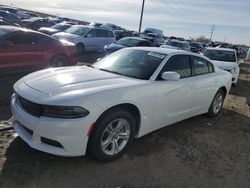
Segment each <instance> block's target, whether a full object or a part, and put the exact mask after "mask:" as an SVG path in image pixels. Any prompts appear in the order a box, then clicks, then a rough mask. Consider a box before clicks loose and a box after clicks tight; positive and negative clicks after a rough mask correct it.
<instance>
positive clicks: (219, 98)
mask: <svg viewBox="0 0 250 188" xmlns="http://www.w3.org/2000/svg"><path fill="white" fill-rule="evenodd" d="M225 95H226V94H225V93H224V91H223V90H222V89H219V91H217V93H216V94H215V96H214V99H213V101H212V103H211V105H210V107H209V110H208V115H209V116H211V117H215V116H217V115H218V114H219V113H220V111H221V109H222V106H223V103H224V99H225Z"/></svg>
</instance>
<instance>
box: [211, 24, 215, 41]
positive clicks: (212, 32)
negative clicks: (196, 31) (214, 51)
mask: <svg viewBox="0 0 250 188" xmlns="http://www.w3.org/2000/svg"><path fill="white" fill-rule="evenodd" d="M213 34H214V25H213V27H212V31H211V35H210V42H211V41H212V38H213Z"/></svg>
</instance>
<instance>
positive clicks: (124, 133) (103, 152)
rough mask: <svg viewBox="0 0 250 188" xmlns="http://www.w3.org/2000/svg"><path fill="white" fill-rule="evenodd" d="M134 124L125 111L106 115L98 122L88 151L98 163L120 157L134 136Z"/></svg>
mask: <svg viewBox="0 0 250 188" xmlns="http://www.w3.org/2000/svg"><path fill="white" fill-rule="evenodd" d="M134 127H135V122H134V119H133V117H132V116H131V114H130V113H129V112H127V111H125V110H122V109H121V110H116V111H112V112H110V113H107V114H105V115H104V117H102V118H101V119H100V121H98V122H97V123H96V125H95V129H94V130H93V134H92V135H91V137H90V141H89V151H90V152H91V154H92V155H93V156H94V157H95V158H96V159H97V160H99V161H104V162H105V161H110V160H113V159H116V158H118V157H119V156H121V155H122V154H123V153H124V151H125V150H126V148H127V147H128V145H129V144H130V143H131V141H132V139H133V136H134V131H135V130H134Z"/></svg>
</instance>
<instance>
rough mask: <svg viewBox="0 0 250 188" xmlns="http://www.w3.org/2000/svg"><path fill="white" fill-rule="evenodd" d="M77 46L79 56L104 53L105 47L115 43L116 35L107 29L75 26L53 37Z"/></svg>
mask: <svg viewBox="0 0 250 188" xmlns="http://www.w3.org/2000/svg"><path fill="white" fill-rule="evenodd" d="M52 36H53V37H55V38H56V39H58V40H66V41H69V42H72V43H74V44H75V45H76V47H77V51H78V53H79V54H81V53H83V52H84V51H103V49H104V46H106V45H108V44H111V43H113V42H115V34H114V33H113V31H110V30H108V29H106V28H100V27H92V26H84V25H74V26H72V27H70V28H68V29H67V30H65V31H64V32H60V33H56V34H54V35H52Z"/></svg>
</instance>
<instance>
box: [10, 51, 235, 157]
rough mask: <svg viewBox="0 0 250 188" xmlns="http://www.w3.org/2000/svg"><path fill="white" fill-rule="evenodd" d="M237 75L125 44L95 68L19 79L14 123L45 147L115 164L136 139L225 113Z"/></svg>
mask: <svg viewBox="0 0 250 188" xmlns="http://www.w3.org/2000/svg"><path fill="white" fill-rule="evenodd" d="M231 79H232V76H231V74H230V73H229V72H227V71H224V70H221V69H219V68H217V67H216V66H215V65H213V64H212V62H211V61H210V60H209V59H208V58H206V57H203V56H200V55H198V54H193V53H190V52H185V51H180V50H174V49H166V48H156V47H132V48H125V49H121V50H119V51H117V52H115V53H113V54H111V55H109V56H106V57H105V58H103V59H101V60H100V61H98V62H97V63H95V64H94V65H93V66H91V65H89V66H74V67H67V68H66V67H65V68H53V69H47V70H42V71H38V72H35V73H32V74H29V75H28V76H25V77H24V78H22V79H20V80H19V81H17V82H16V83H15V84H14V91H15V93H14V94H13V95H12V98H11V107H12V113H13V126H14V130H15V132H16V133H17V134H18V135H19V136H20V137H21V138H22V139H23V140H24V141H25V142H27V143H28V144H29V145H30V146H31V147H32V148H35V149H38V150H40V151H44V152H47V153H51V154H54V155H59V156H81V155H85V154H86V152H88V153H89V154H92V155H93V156H94V157H95V158H96V159H98V160H100V161H110V160H113V159H116V158H117V157H119V156H121V155H122V154H123V153H124V152H125V150H126V149H127V147H128V146H129V144H130V143H131V142H132V140H133V139H134V138H138V137H141V136H143V135H146V134H148V133H150V132H152V131H155V130H157V129H160V128H162V127H165V126H167V125H170V124H173V123H176V122H178V121H182V120H184V119H187V118H190V117H192V116H196V115H199V114H204V113H207V114H208V115H209V116H212V117H214V116H217V115H218V114H219V113H220V111H221V109H222V105H223V101H224V99H225V97H226V95H227V94H228V92H229V90H230V88H231V82H232V81H231ZM48 83H49V84H48Z"/></svg>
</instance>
